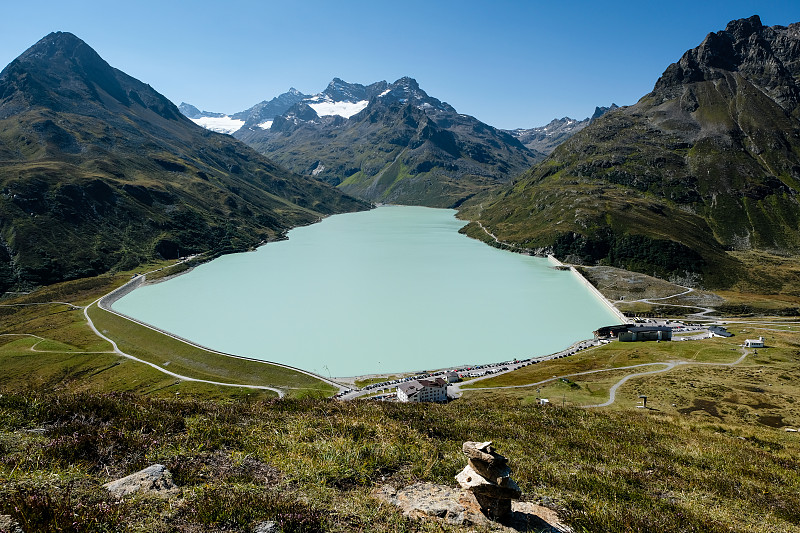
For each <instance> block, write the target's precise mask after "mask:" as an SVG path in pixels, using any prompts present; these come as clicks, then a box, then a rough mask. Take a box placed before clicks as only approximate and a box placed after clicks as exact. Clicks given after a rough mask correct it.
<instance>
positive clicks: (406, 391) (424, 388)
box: [397, 378, 447, 402]
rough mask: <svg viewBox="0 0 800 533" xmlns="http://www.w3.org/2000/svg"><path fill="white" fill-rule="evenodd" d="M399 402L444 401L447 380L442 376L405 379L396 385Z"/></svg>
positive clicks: (445, 399)
mask: <svg viewBox="0 0 800 533" xmlns="http://www.w3.org/2000/svg"><path fill="white" fill-rule="evenodd" d="M397 399H398V401H401V402H446V401H447V382H446V381H445V380H443V379H442V378H436V379H434V380H431V379H420V380H414V381H407V382H405V383H401V384H400V385H398V386H397Z"/></svg>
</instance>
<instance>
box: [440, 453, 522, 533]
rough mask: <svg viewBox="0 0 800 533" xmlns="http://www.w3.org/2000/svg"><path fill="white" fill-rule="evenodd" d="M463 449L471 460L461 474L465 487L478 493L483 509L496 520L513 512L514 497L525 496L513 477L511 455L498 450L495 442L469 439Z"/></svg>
mask: <svg viewBox="0 0 800 533" xmlns="http://www.w3.org/2000/svg"><path fill="white" fill-rule="evenodd" d="M461 449H462V451H463V452H464V455H466V456H467V457H468V458H469V460H468V463H467V466H466V467H464V470H462V471H461V472H460V473H459V474H458V475H457V476H456V481H458V484H459V485H461V487H462V488H463V489H466V490H468V491H470V492H472V494H473V495H474V496H475V500H476V501H477V502H478V505H480V508H481V512H482V513H483V514H484V515H486V516H487V517H489V518H491V519H493V520H499V519H503V518H506V517H508V516H509V515H510V514H511V500H512V499H514V500H518V499H519V498H520V496H522V491H520V490H519V486H518V485H517V483H516V482H515V481H514V480H513V479H511V468H510V467H509V466H508V459H506V458H505V457H503V456H502V455H500V454H499V453H497V452H496V451H495V450H494V448H493V447H492V443H491V442H471V441H467V442H465V443H464V445H463V446H462V448H461Z"/></svg>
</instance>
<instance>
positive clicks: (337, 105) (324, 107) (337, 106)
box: [308, 100, 369, 118]
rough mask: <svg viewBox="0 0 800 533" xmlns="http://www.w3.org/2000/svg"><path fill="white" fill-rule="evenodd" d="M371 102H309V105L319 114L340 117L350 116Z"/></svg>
mask: <svg viewBox="0 0 800 533" xmlns="http://www.w3.org/2000/svg"><path fill="white" fill-rule="evenodd" d="M368 103H369V102H368V101H367V100H361V101H360V102H330V101H329V102H320V103H318V104H308V107H310V108H311V109H313V110H314V111H316V112H317V115H319V116H321V117H324V116H329V115H339V116H340V117H344V118H350V117H352V116H353V115H355V114H356V113H358V112H359V111H361V110H363V109H364V108H365V107H367V104H368Z"/></svg>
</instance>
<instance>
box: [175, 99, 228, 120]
mask: <svg viewBox="0 0 800 533" xmlns="http://www.w3.org/2000/svg"><path fill="white" fill-rule="evenodd" d="M178 110H179V111H180V112H181V113H183V114H184V115H186V116H187V117H189V118H193V119H198V118H204V117H217V118H219V117H224V116H225V113H214V112H212V111H200V110H199V109H197V108H196V107H195V106H193V105H192V104H187V103H186V102H181V105H179V106H178Z"/></svg>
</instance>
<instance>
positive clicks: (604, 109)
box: [589, 103, 619, 120]
mask: <svg viewBox="0 0 800 533" xmlns="http://www.w3.org/2000/svg"><path fill="white" fill-rule="evenodd" d="M615 109H619V106H618V105H617V104H613V103H612V104H611V106H610V107H603V106H597V107H595V108H594V113H592V116H591V117H589V120H595V119H598V118H600V117H602V116H603V115H605V114H606V113H608V112H609V111H613V110H615Z"/></svg>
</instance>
